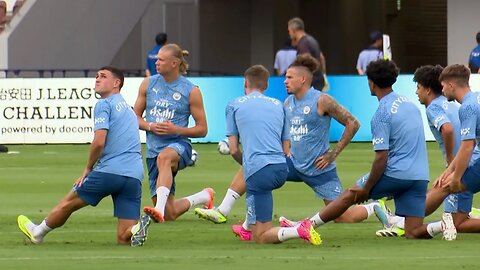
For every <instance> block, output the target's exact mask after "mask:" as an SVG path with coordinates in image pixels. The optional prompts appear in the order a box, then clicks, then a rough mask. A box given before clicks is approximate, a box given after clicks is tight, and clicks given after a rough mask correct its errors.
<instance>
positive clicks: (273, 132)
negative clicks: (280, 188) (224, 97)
mask: <svg viewBox="0 0 480 270" xmlns="http://www.w3.org/2000/svg"><path fill="white" fill-rule="evenodd" d="M225 114H226V118H227V130H226V133H227V136H232V135H236V136H239V137H240V142H241V144H242V149H243V157H242V159H243V160H242V162H243V173H244V176H245V179H247V178H249V177H250V176H251V175H252V174H254V173H255V172H257V171H258V170H260V169H262V168H263V167H265V166H267V165H269V164H279V163H286V159H285V154H284V152H283V146H282V141H283V140H286V139H288V137H286V136H284V135H283V134H282V131H283V125H284V121H285V116H284V112H283V105H282V103H281V102H280V101H279V100H277V99H275V98H271V97H267V96H265V95H263V94H262V93H260V92H258V91H254V92H252V93H250V94H249V95H245V96H242V97H239V98H236V99H235V100H233V101H231V102H230V103H229V104H228V105H227V107H226V111H225Z"/></svg>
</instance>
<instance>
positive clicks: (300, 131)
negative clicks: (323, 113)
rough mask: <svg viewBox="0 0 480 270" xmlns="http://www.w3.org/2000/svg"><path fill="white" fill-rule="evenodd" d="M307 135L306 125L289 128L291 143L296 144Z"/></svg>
mask: <svg viewBox="0 0 480 270" xmlns="http://www.w3.org/2000/svg"><path fill="white" fill-rule="evenodd" d="M307 134H308V125H307V124H305V125H296V126H294V125H292V126H290V135H291V138H292V140H293V141H295V142H298V141H300V140H301V139H302V137H303V136H304V135H307Z"/></svg>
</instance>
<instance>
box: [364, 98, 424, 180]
mask: <svg viewBox="0 0 480 270" xmlns="http://www.w3.org/2000/svg"><path fill="white" fill-rule="evenodd" d="M371 129H372V138H373V139H372V142H373V149H374V150H375V151H379V150H387V151H388V161H387V167H386V168H385V172H384V174H385V175H387V176H390V177H394V178H397V179H402V180H427V181H428V180H429V170H428V158H427V146H426V143H425V134H424V131H423V123H422V116H421V113H420V110H419V109H418V108H417V106H416V105H415V104H413V103H412V102H411V101H410V100H408V98H406V97H404V96H400V95H398V94H397V93H395V92H391V93H389V94H388V95H386V96H384V97H383V98H382V99H380V104H379V105H378V108H377V111H375V114H374V115H373V117H372V121H371Z"/></svg>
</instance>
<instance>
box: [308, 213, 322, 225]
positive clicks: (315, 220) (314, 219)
mask: <svg viewBox="0 0 480 270" xmlns="http://www.w3.org/2000/svg"><path fill="white" fill-rule="evenodd" d="M310 222H311V223H312V225H313V227H314V228H317V227H318V226H321V225H323V224H325V221H323V220H322V219H321V218H320V213H316V214H315V215H314V216H313V217H311V218H310Z"/></svg>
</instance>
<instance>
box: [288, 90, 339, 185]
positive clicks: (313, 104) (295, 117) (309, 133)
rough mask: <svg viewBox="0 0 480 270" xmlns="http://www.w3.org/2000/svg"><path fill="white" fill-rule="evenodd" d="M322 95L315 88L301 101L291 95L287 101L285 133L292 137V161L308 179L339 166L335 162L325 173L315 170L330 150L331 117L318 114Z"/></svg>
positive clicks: (325, 170)
mask: <svg viewBox="0 0 480 270" xmlns="http://www.w3.org/2000/svg"><path fill="white" fill-rule="evenodd" d="M321 95H324V94H323V93H322V92H320V91H318V90H315V89H314V88H313V87H312V88H310V89H309V90H308V91H307V93H306V94H305V95H304V96H303V97H302V98H301V99H297V98H295V96H294V95H290V96H289V97H287V100H286V101H285V117H286V125H285V127H284V133H285V134H289V137H290V143H291V159H292V162H293V165H294V166H295V169H297V170H298V171H299V172H300V173H302V174H305V175H308V176H316V175H320V174H322V173H324V172H327V171H330V170H332V169H334V168H335V166H336V165H335V162H332V163H331V164H330V165H328V166H327V167H326V168H325V169H323V170H318V169H317V168H315V160H316V159H317V158H318V157H320V156H321V155H323V154H325V153H326V152H327V151H328V150H329V149H330V139H329V136H330V122H331V117H330V116H329V115H320V114H319V113H318V109H317V106H318V99H319V98H320V96H321Z"/></svg>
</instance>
